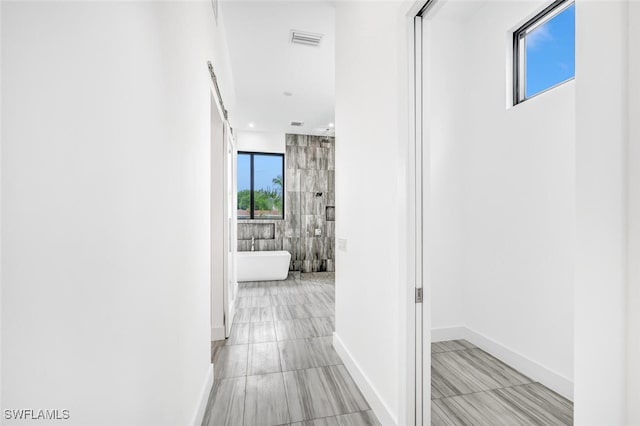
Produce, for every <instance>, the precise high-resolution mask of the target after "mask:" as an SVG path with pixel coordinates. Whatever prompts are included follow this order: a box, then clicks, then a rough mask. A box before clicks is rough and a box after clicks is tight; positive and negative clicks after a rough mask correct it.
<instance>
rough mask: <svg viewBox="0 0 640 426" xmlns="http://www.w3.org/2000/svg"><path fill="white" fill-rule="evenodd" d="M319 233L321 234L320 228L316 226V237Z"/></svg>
mask: <svg viewBox="0 0 640 426" xmlns="http://www.w3.org/2000/svg"><path fill="white" fill-rule="evenodd" d="M320 235H322V229H320V228H316V237H319V236H320Z"/></svg>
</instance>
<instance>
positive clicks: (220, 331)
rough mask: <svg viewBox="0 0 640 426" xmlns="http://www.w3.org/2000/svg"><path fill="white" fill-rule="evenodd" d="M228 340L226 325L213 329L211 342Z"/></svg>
mask: <svg viewBox="0 0 640 426" xmlns="http://www.w3.org/2000/svg"><path fill="white" fill-rule="evenodd" d="M225 338H226V331H225V329H224V325H222V326H220V327H211V341H215V340H224V339H225Z"/></svg>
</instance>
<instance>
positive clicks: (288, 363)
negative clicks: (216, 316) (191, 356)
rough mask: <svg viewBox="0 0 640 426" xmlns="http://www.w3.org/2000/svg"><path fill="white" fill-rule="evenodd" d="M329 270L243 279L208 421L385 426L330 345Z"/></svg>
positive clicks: (216, 354)
mask: <svg viewBox="0 0 640 426" xmlns="http://www.w3.org/2000/svg"><path fill="white" fill-rule="evenodd" d="M333 283H334V278H333V274H332V273H314V274H299V275H291V276H289V278H288V279H287V280H285V281H274V282H256V283H241V284H240V290H239V294H238V297H237V301H236V303H237V305H236V313H235V317H234V320H233V326H232V328H231V335H230V336H229V338H228V339H227V340H226V341H222V342H213V343H212V345H211V352H212V362H213V366H214V379H215V381H214V386H213V390H212V392H211V395H210V397H209V403H208V405H207V410H206V412H205V416H204V421H203V423H202V424H203V426H226V425H230V426H275V425H301V426H323V425H326V426H368V425H376V426H377V425H380V423H379V422H378V420H377V419H376V418H375V416H374V414H373V412H372V411H371V409H370V407H369V405H368V404H367V402H366V401H365V399H364V397H363V396H362V394H361V393H360V391H359V390H358V387H357V386H356V384H355V383H354V382H353V380H352V379H351V376H349V373H348V372H347V370H346V368H345V367H344V365H343V363H342V360H341V359H340V357H339V356H338V354H337V353H336V351H335V350H334V349H333V345H332V334H333V330H334V321H333V318H334V312H335V311H334V301H335V291H334V290H335V287H334V285H333Z"/></svg>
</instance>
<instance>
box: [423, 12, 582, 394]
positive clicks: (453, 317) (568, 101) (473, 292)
mask: <svg viewBox="0 0 640 426" xmlns="http://www.w3.org/2000/svg"><path fill="white" fill-rule="evenodd" d="M545 4H546V2H528V3H525V2H518V3H510V4H507V3H505V2H486V3H485V4H484V6H483V7H482V8H480V9H478V10H477V11H474V10H473V9H471V5H469V8H468V9H467V11H464V10H461V11H460V12H461V13H459V14H458V18H457V19H456V21H457V23H456V22H454V23H451V21H450V20H451V19H453V18H448V19H449V22H447V18H439V15H444V14H445V13H449V14H450V15H451V13H450V12H447V11H446V10H445V9H446V8H447V6H444V8H443V9H442V10H440V11H434V13H433V14H432V15H431V19H433V21H432V22H431V24H430V25H431V34H430V38H431V43H432V53H431V56H432V57H431V60H430V61H429V62H431V64H432V65H431V70H427V72H429V71H431V76H430V78H431V80H430V81H431V89H432V90H431V92H429V93H428V94H427V96H426V99H428V100H429V101H430V102H431V107H430V111H428V113H430V114H429V124H428V129H429V144H430V149H431V153H432V156H431V196H432V199H431V202H430V205H431V208H432V212H433V216H432V217H433V223H432V226H433V232H432V234H431V238H433V240H434V242H433V243H432V245H433V254H432V259H431V261H432V262H433V265H432V270H433V273H432V277H431V286H432V309H433V313H432V318H433V327H434V328H438V327H445V326H456V325H459V324H463V325H465V326H466V327H467V328H468V329H470V330H471V331H472V332H474V333H476V334H479V335H481V336H484V337H486V338H488V339H489V340H491V341H492V343H494V344H495V345H498V346H500V347H502V348H504V349H506V350H509V351H510V352H512V353H516V354H519V355H521V356H522V357H524V358H526V359H528V360H529V361H531V362H532V363H534V364H537V365H539V366H541V367H542V368H544V369H546V370H548V371H550V372H551V373H553V374H555V375H556V376H558V377H557V380H556V381H555V382H547V383H546V384H547V385H549V386H552V387H554V388H555V389H556V390H558V391H559V392H561V393H563V394H565V395H568V396H570V395H571V392H572V389H571V388H572V383H571V382H572V377H573V268H574V257H573V252H574V235H575V234H574V232H575V231H574V230H575V207H574V201H573V200H574V193H575V192H574V174H575V167H574V150H575V119H574V83H573V82H569V83H567V84H565V85H563V86H561V87H558V88H556V89H555V90H553V91H550V92H548V93H545V94H543V95H540V96H538V97H536V98H534V99H530V100H528V101H526V102H525V103H523V104H520V105H518V106H515V107H508V104H507V102H506V99H507V98H508V97H510V95H509V93H510V88H509V83H508V81H509V79H510V75H509V74H508V73H509V71H510V69H509V68H508V67H507V65H508V61H509V60H508V55H507V53H508V52H509V49H508V48H509V46H510V43H511V40H510V38H509V37H508V35H509V33H510V31H513V30H515V29H516V28H517V26H518V25H519V24H520V23H522V21H524V20H526V19H527V18H530V17H531V16H532V15H533V14H535V11H536V10H539V9H540V8H543V7H544V5H545ZM469 10H471V11H472V13H471V14H470V15H469V12H468V11H469ZM487 22H491V25H487ZM427 78H429V74H427ZM521 368H526V367H521ZM528 373H530V372H528ZM537 379H538V380H543V381H544V378H543V377H537Z"/></svg>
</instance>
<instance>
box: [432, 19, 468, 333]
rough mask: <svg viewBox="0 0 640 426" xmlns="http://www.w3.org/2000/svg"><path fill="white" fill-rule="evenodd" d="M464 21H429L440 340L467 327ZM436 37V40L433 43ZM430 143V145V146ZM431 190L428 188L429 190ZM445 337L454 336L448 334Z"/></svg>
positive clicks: (435, 307) (435, 314)
mask: <svg viewBox="0 0 640 426" xmlns="http://www.w3.org/2000/svg"><path fill="white" fill-rule="evenodd" d="M463 30H464V28H463V25H462V24H461V23H460V22H459V21H458V20H455V19H445V18H441V17H439V16H438V17H436V18H435V19H433V20H425V21H424V25H423V32H424V37H423V38H424V44H423V46H424V49H423V55H424V56H423V67H424V69H423V71H424V73H425V76H426V77H425V78H424V79H423V84H424V90H425V93H428V95H427V96H425V98H424V99H425V105H424V115H425V121H424V125H425V127H424V128H425V131H424V140H425V141H427V144H426V145H425V149H428V151H429V160H428V163H426V164H428V168H427V170H425V173H427V174H428V179H429V181H430V183H429V182H425V183H424V185H425V187H426V188H428V190H427V191H428V193H429V194H430V197H431V202H430V207H431V208H430V214H431V219H430V221H431V223H432V224H433V227H432V228H431V232H430V238H428V239H429V240H430V241H431V243H432V244H431V250H429V254H428V263H429V265H428V266H427V268H426V270H427V271H428V274H429V275H430V277H429V281H430V282H431V283H432V285H431V298H430V299H429V300H431V301H432V303H431V321H432V325H431V326H432V329H433V331H434V336H433V337H434V338H435V339H438V331H444V330H447V329H449V328H457V327H460V326H464V324H465V315H464V312H463V297H464V291H463V284H464V277H463V273H464V269H463V268H462V267H460V261H461V257H462V256H463V253H464V251H465V243H464V240H463V239H464V236H465V228H464V225H465V223H464V217H463V216H464V211H463V209H462V204H463V200H464V198H463V197H464V193H463V190H464V184H465V179H464V171H465V169H464V167H465V166H464V164H463V162H462V159H463V158H464V156H465V153H464V140H465V139H464V138H465V136H466V135H464V134H463V133H462V131H463V129H464V127H463V126H460V125H459V123H460V120H461V119H462V120H464V121H466V120H467V116H466V111H465V112H464V113H463V112H462V111H461V109H462V108H464V107H463V106H464V105H465V104H466V99H465V98H466V91H465V90H463V89H462V87H461V86H460V83H461V81H464V80H463V79H464V78H466V77H467V76H466V75H465V73H466V72H468V69H467V67H465V66H464V63H463V61H464V59H465V56H464V55H461V54H460V52H462V51H464V49H465V42H466V39H465V37H464V35H465V34H466V32H465V31H463ZM430 41H431V42H430ZM427 145H428V148H426V146H427ZM425 193H426V192H425ZM444 334H445V335H444V336H443V338H444V339H445V340H448V332H445V333H444Z"/></svg>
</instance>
